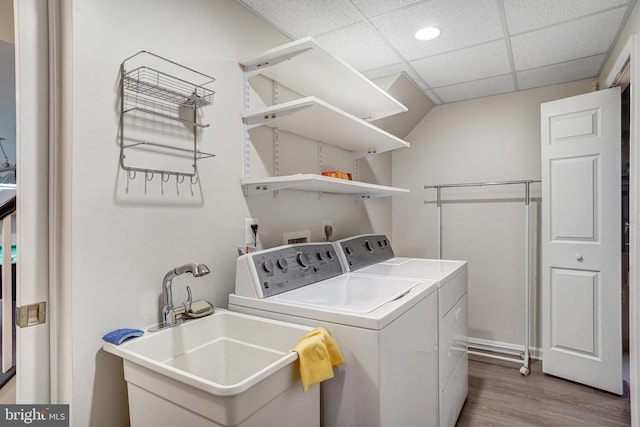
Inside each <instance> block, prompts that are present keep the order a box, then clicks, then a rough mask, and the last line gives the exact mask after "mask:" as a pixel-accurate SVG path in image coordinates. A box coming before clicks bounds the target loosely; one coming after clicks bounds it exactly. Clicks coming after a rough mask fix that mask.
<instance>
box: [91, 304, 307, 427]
mask: <svg viewBox="0 0 640 427" xmlns="http://www.w3.org/2000/svg"><path fill="white" fill-rule="evenodd" d="M311 329H312V328H309V327H306V326H301V325H294V324H291V323H284V322H279V321H275V320H270V319H264V318H260V317H255V316H250V315H245V314H241V313H235V312H230V311H226V310H220V309H218V310H216V312H215V313H214V314H213V315H211V316H207V317H203V318H201V319H195V320H191V321H189V322H186V323H183V324H180V325H178V326H175V327H173V328H166V329H163V330H160V331H158V332H147V333H145V335H144V336H142V337H140V338H135V339H133V340H130V341H127V342H125V343H123V344H121V345H119V346H117V345H114V344H105V345H104V347H103V348H104V349H105V350H106V351H108V352H110V353H113V354H115V355H117V356H120V357H122V359H123V360H124V371H125V379H126V381H127V383H128V392H129V407H130V417H131V425H132V426H134V425H165V424H166V425H170V424H171V422H169V419H170V418H171V417H173V416H175V417H176V418H175V419H176V421H177V422H180V423H181V424H184V422H185V416H188V414H189V413H191V414H192V415H194V416H197V417H196V418H194V421H193V422H196V421H198V420H200V421H201V420H202V417H204V418H206V419H207V420H208V421H209V422H210V424H206V423H205V424H201V423H198V422H196V425H224V426H235V425H240V424H241V423H242V422H244V421H245V420H247V419H248V418H249V417H252V416H253V417H256V416H258V417H262V418H259V420H260V423H263V422H265V419H264V416H266V415H264V414H263V415H260V412H261V411H262V412H265V411H266V409H265V408H264V407H265V405H267V403H268V404H269V405H271V404H272V401H273V402H277V400H278V399H276V397H279V398H280V399H281V400H282V401H283V404H284V406H283V408H282V409H279V410H276V411H274V410H273V409H269V410H268V411H267V412H269V413H278V414H279V416H282V417H283V421H282V425H286V418H284V417H289V418H291V417H292V416H293V418H292V419H296V418H295V417H297V416H298V415H297V413H298V412H301V413H302V411H300V410H299V409H295V406H294V411H295V414H293V415H292V414H291V413H290V412H291V409H290V408H291V404H292V403H294V404H295V405H303V406H302V409H304V407H305V406H304V405H305V403H304V402H297V403H295V402H293V401H294V400H296V399H304V400H306V401H309V404H311V407H310V408H307V409H306V410H310V411H311V413H313V412H314V409H313V407H314V406H319V397H318V396H317V394H318V391H317V390H315V394H316V397H315V403H314V402H312V400H314V398H313V393H312V394H311V395H309V396H307V395H308V394H309V393H305V394H304V395H303V393H302V386H301V385H300V383H299V373H298V363H296V361H297V359H298V355H297V354H296V353H295V352H291V349H292V348H293V347H294V345H295V344H296V343H297V341H298V340H299V339H300V338H301V337H302V336H303V335H304V334H306V333H307V332H309V331H310V330H311ZM316 388H317V387H316ZM307 406H308V405H307ZM170 408H172V409H171V410H169V409H170ZM287 408H289V409H287ZM185 411H186V412H187V414H186V415H185V413H184V412H185ZM283 411H284V412H283ZM317 411H318V415H319V408H318V409H317ZM154 420H155V421H154ZM297 421H299V419H297ZM157 423H160V424H157ZM260 423H259V424H260ZM277 423H278V425H279V424H280V419H278V420H277ZM309 425H317V422H311V423H310V424H309Z"/></svg>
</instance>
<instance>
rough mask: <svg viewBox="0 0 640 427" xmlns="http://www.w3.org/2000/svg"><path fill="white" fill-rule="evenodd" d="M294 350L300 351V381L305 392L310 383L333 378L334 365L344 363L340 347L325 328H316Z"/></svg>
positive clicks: (301, 339)
mask: <svg viewBox="0 0 640 427" xmlns="http://www.w3.org/2000/svg"><path fill="white" fill-rule="evenodd" d="M292 351H295V352H297V353H298V361H299V362H300V381H301V382H302V389H303V390H304V391H305V392H306V391H307V390H308V389H309V386H310V385H313V384H316V383H319V382H321V381H324V380H328V379H329V378H333V367H334V366H338V365H341V364H343V363H344V358H343V357H342V353H340V349H339V348H338V346H337V345H336V343H335V341H334V340H333V338H331V335H330V334H329V332H328V331H327V330H326V329H324V328H316V329H314V330H313V331H311V332H309V333H308V334H306V335H305V336H303V337H302V338H300V341H298V343H297V344H296V346H295V347H294V348H293V350H292Z"/></svg>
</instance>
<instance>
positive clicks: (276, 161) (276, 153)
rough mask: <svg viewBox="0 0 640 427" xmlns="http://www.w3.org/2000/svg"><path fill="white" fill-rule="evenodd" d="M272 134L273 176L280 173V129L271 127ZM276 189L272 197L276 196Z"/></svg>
mask: <svg viewBox="0 0 640 427" xmlns="http://www.w3.org/2000/svg"><path fill="white" fill-rule="evenodd" d="M272 135H273V176H279V175H280V131H279V130H278V128H273V129H272ZM278 193H279V191H278V190H275V191H274V192H273V197H278Z"/></svg>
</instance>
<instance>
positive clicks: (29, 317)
mask: <svg viewBox="0 0 640 427" xmlns="http://www.w3.org/2000/svg"><path fill="white" fill-rule="evenodd" d="M46 320H47V303H46V302H37V303H35V304H30V305H25V306H22V307H16V326H19V327H21V328H26V327H28V326H35V325H40V324H42V323H44V322H45V321H46Z"/></svg>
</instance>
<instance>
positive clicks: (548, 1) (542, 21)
mask: <svg viewBox="0 0 640 427" xmlns="http://www.w3.org/2000/svg"><path fill="white" fill-rule="evenodd" d="M625 4H629V0H563V1H558V0H536V1H531V0H504V9H505V14H506V16H507V24H508V27H509V33H510V34H518V33H522V32H525V31H531V30H535V29H538V28H542V27H546V26H549V25H554V24H558V23H560V22H565V21H569V20H572V19H576V18H579V17H582V16H584V15H589V14H592V13H596V12H602V11H605V10H607V9H611V8H614V7H618V6H621V5H625Z"/></svg>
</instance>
